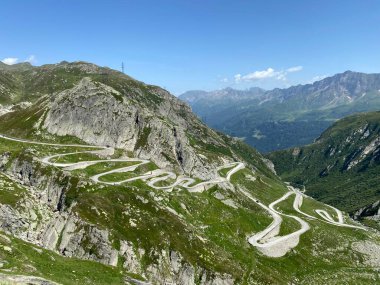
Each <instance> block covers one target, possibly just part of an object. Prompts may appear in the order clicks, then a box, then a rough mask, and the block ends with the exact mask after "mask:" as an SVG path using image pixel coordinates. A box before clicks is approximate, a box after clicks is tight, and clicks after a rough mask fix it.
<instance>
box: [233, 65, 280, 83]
mask: <svg viewBox="0 0 380 285" xmlns="http://www.w3.org/2000/svg"><path fill="white" fill-rule="evenodd" d="M273 76H276V72H275V71H274V69H273V68H270V67H269V68H268V69H266V70H258V71H255V72H252V73H248V74H246V75H241V74H236V75H235V81H237V82H239V81H256V80H260V79H266V78H271V77H273Z"/></svg>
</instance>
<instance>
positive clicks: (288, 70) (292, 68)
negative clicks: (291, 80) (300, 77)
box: [286, 65, 303, 72]
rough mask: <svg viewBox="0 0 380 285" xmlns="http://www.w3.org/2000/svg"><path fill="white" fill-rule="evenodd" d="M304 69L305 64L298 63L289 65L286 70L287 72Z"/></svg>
mask: <svg viewBox="0 0 380 285" xmlns="http://www.w3.org/2000/svg"><path fill="white" fill-rule="evenodd" d="M302 69H303V66H301V65H298V66H293V67H289V68H288V69H287V70H286V71H287V72H298V71H301V70H302Z"/></svg>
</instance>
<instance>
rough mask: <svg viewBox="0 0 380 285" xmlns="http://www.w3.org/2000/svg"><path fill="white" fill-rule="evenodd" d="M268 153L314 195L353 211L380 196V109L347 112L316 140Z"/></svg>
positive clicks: (281, 172) (284, 173)
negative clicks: (354, 112) (350, 113)
mask: <svg viewBox="0 0 380 285" xmlns="http://www.w3.org/2000/svg"><path fill="white" fill-rule="evenodd" d="M268 158H269V159H271V160H272V161H273V162H274V164H275V169H276V171H277V173H278V174H279V175H280V176H281V177H282V178H283V179H284V180H285V181H291V182H294V183H297V184H300V185H305V186H306V189H307V193H308V194H309V195H311V196H313V197H315V198H316V199H318V200H320V201H323V202H325V203H328V204H331V205H334V206H336V207H338V208H340V209H342V210H344V211H347V212H350V213H354V212H355V211H357V210H359V209H360V208H363V207H366V206H368V205H371V204H373V203H375V202H377V201H378V200H379V197H380V176H379V173H380V112H372V113H360V114H357V115H353V116H350V117H347V118H344V119H342V120H340V121H338V122H337V123H335V124H334V125H333V126H332V127H330V128H329V129H328V130H326V131H325V132H324V133H323V134H322V135H321V136H320V137H319V138H318V140H317V141H316V142H315V143H313V144H311V145H306V146H303V147H295V148H291V149H288V150H284V151H277V152H273V153H271V154H269V155H268ZM374 213H375V212H374Z"/></svg>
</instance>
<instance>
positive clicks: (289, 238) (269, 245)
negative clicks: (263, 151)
mask: <svg viewBox="0 0 380 285" xmlns="http://www.w3.org/2000/svg"><path fill="white" fill-rule="evenodd" d="M0 138H3V139H7V140H11V141H16V142H21V143H28V144H37V145H46V146H57V147H76V148H88V149H89V148H90V149H94V150H88V151H79V152H71V153H62V154H55V155H51V156H47V157H44V158H42V159H40V161H41V162H42V163H44V164H47V165H52V166H55V167H59V168H63V169H64V170H68V171H72V170H76V169H85V168H87V167H89V166H91V165H95V164H98V163H104V162H134V164H133V165H130V166H126V167H120V168H116V169H112V170H109V171H105V172H102V173H99V174H96V175H94V176H91V177H90V179H91V180H92V181H94V182H96V183H102V184H107V185H121V184H123V183H128V182H132V181H136V180H142V181H144V182H145V183H146V184H147V185H148V186H149V187H152V188H153V189H156V190H164V191H168V192H170V191H172V190H173V189H174V188H175V187H177V186H180V187H182V188H184V189H186V190H187V191H189V192H203V191H205V190H207V189H208V187H210V186H213V185H216V184H219V183H224V182H228V181H230V180H231V177H232V175H233V174H235V173H236V172H238V171H239V170H241V169H244V168H245V165H244V164H243V163H241V162H229V163H225V164H224V165H222V166H220V167H219V168H218V169H217V170H218V171H219V170H221V169H226V168H231V169H230V170H229V171H228V172H227V174H226V176H225V177H222V176H219V177H216V178H214V179H211V180H209V181H202V182H198V181H196V180H195V179H193V178H190V177H186V176H182V175H179V176H177V175H176V174H175V173H174V172H171V171H167V170H163V169H156V170H153V171H149V172H146V173H144V174H142V175H138V176H135V177H131V178H128V179H124V180H122V181H115V182H108V181H102V180H101V178H102V177H103V176H106V175H111V174H115V173H126V172H133V171H135V170H136V169H137V168H138V167H140V166H142V165H144V164H148V163H149V162H150V161H149V160H145V159H139V158H118V159H99V160H91V161H80V162H66V163H65V162H55V160H56V159H59V158H62V157H64V156H69V155H77V154H84V153H85V154H95V155H98V156H105V157H106V156H110V155H112V154H113V153H114V149H113V148H110V147H105V146H92V145H80V144H55V143H44V142H34V141H29V140H24V139H16V138H10V137H7V136H4V135H0ZM169 179H170V180H171V181H174V182H172V184H170V185H165V186H157V184H158V183H159V182H162V181H166V180H169ZM288 190H289V191H288V192H286V193H285V194H284V195H283V196H282V197H280V198H279V199H277V200H276V201H274V202H272V203H271V204H270V205H269V206H266V205H265V204H263V203H261V202H260V201H259V200H258V199H255V198H254V197H253V196H252V195H251V194H250V193H248V192H247V191H246V190H243V189H241V188H239V191H240V192H241V193H242V194H244V195H245V196H246V197H247V198H248V199H250V200H252V201H253V202H255V203H256V204H257V205H259V206H260V207H262V208H263V209H264V210H266V211H267V212H269V214H270V215H271V216H272V218H273V221H272V223H271V224H270V225H269V226H268V227H267V228H265V229H264V230H263V231H261V232H258V233H256V234H254V235H252V236H251V237H249V238H248V242H249V243H250V244H251V245H252V246H254V247H256V248H257V249H258V250H260V251H261V252H262V253H263V254H265V255H267V256H270V257H281V256H284V255H285V254H286V253H287V252H289V251H290V250H291V249H293V248H295V247H296V246H297V245H298V243H299V240H300V236H301V235H302V234H304V233H305V232H307V231H308V230H309V229H310V225H309V223H307V222H306V221H305V220H303V219H301V218H300V217H298V216H294V215H289V214H285V213H282V212H280V211H278V210H276V209H275V206H276V205H277V204H279V203H281V202H283V201H285V200H287V199H288V198H289V197H290V196H292V195H295V198H294V201H293V208H294V210H295V211H296V212H298V213H299V214H301V215H303V216H305V217H306V218H308V219H311V220H321V221H324V222H326V223H329V224H332V225H335V226H340V227H350V228H355V229H364V230H365V228H364V227H360V226H355V225H350V224H346V223H344V218H343V213H342V212H341V211H340V210H338V209H336V208H334V207H332V206H329V207H330V208H332V209H333V210H334V211H335V212H336V214H337V217H338V221H335V220H334V218H333V217H332V216H331V215H330V214H329V213H328V212H327V211H326V210H322V209H316V210H315V212H316V213H317V214H318V215H319V217H320V218H322V219H320V218H318V217H315V216H312V215H310V214H307V213H305V212H303V211H302V210H301V206H302V204H303V198H304V197H307V196H306V195H305V194H304V193H302V192H301V191H300V190H299V189H296V188H294V187H292V186H289V185H288ZM283 217H287V218H291V219H294V220H296V221H297V222H298V223H299V224H300V229H298V230H296V231H294V232H292V233H290V234H287V235H283V236H279V233H280V229H281V224H282V222H283Z"/></svg>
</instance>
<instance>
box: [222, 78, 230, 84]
mask: <svg viewBox="0 0 380 285" xmlns="http://www.w3.org/2000/svg"><path fill="white" fill-rule="evenodd" d="M220 82H223V83H228V82H229V80H228V78H227V77H225V78H222V79H220Z"/></svg>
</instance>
